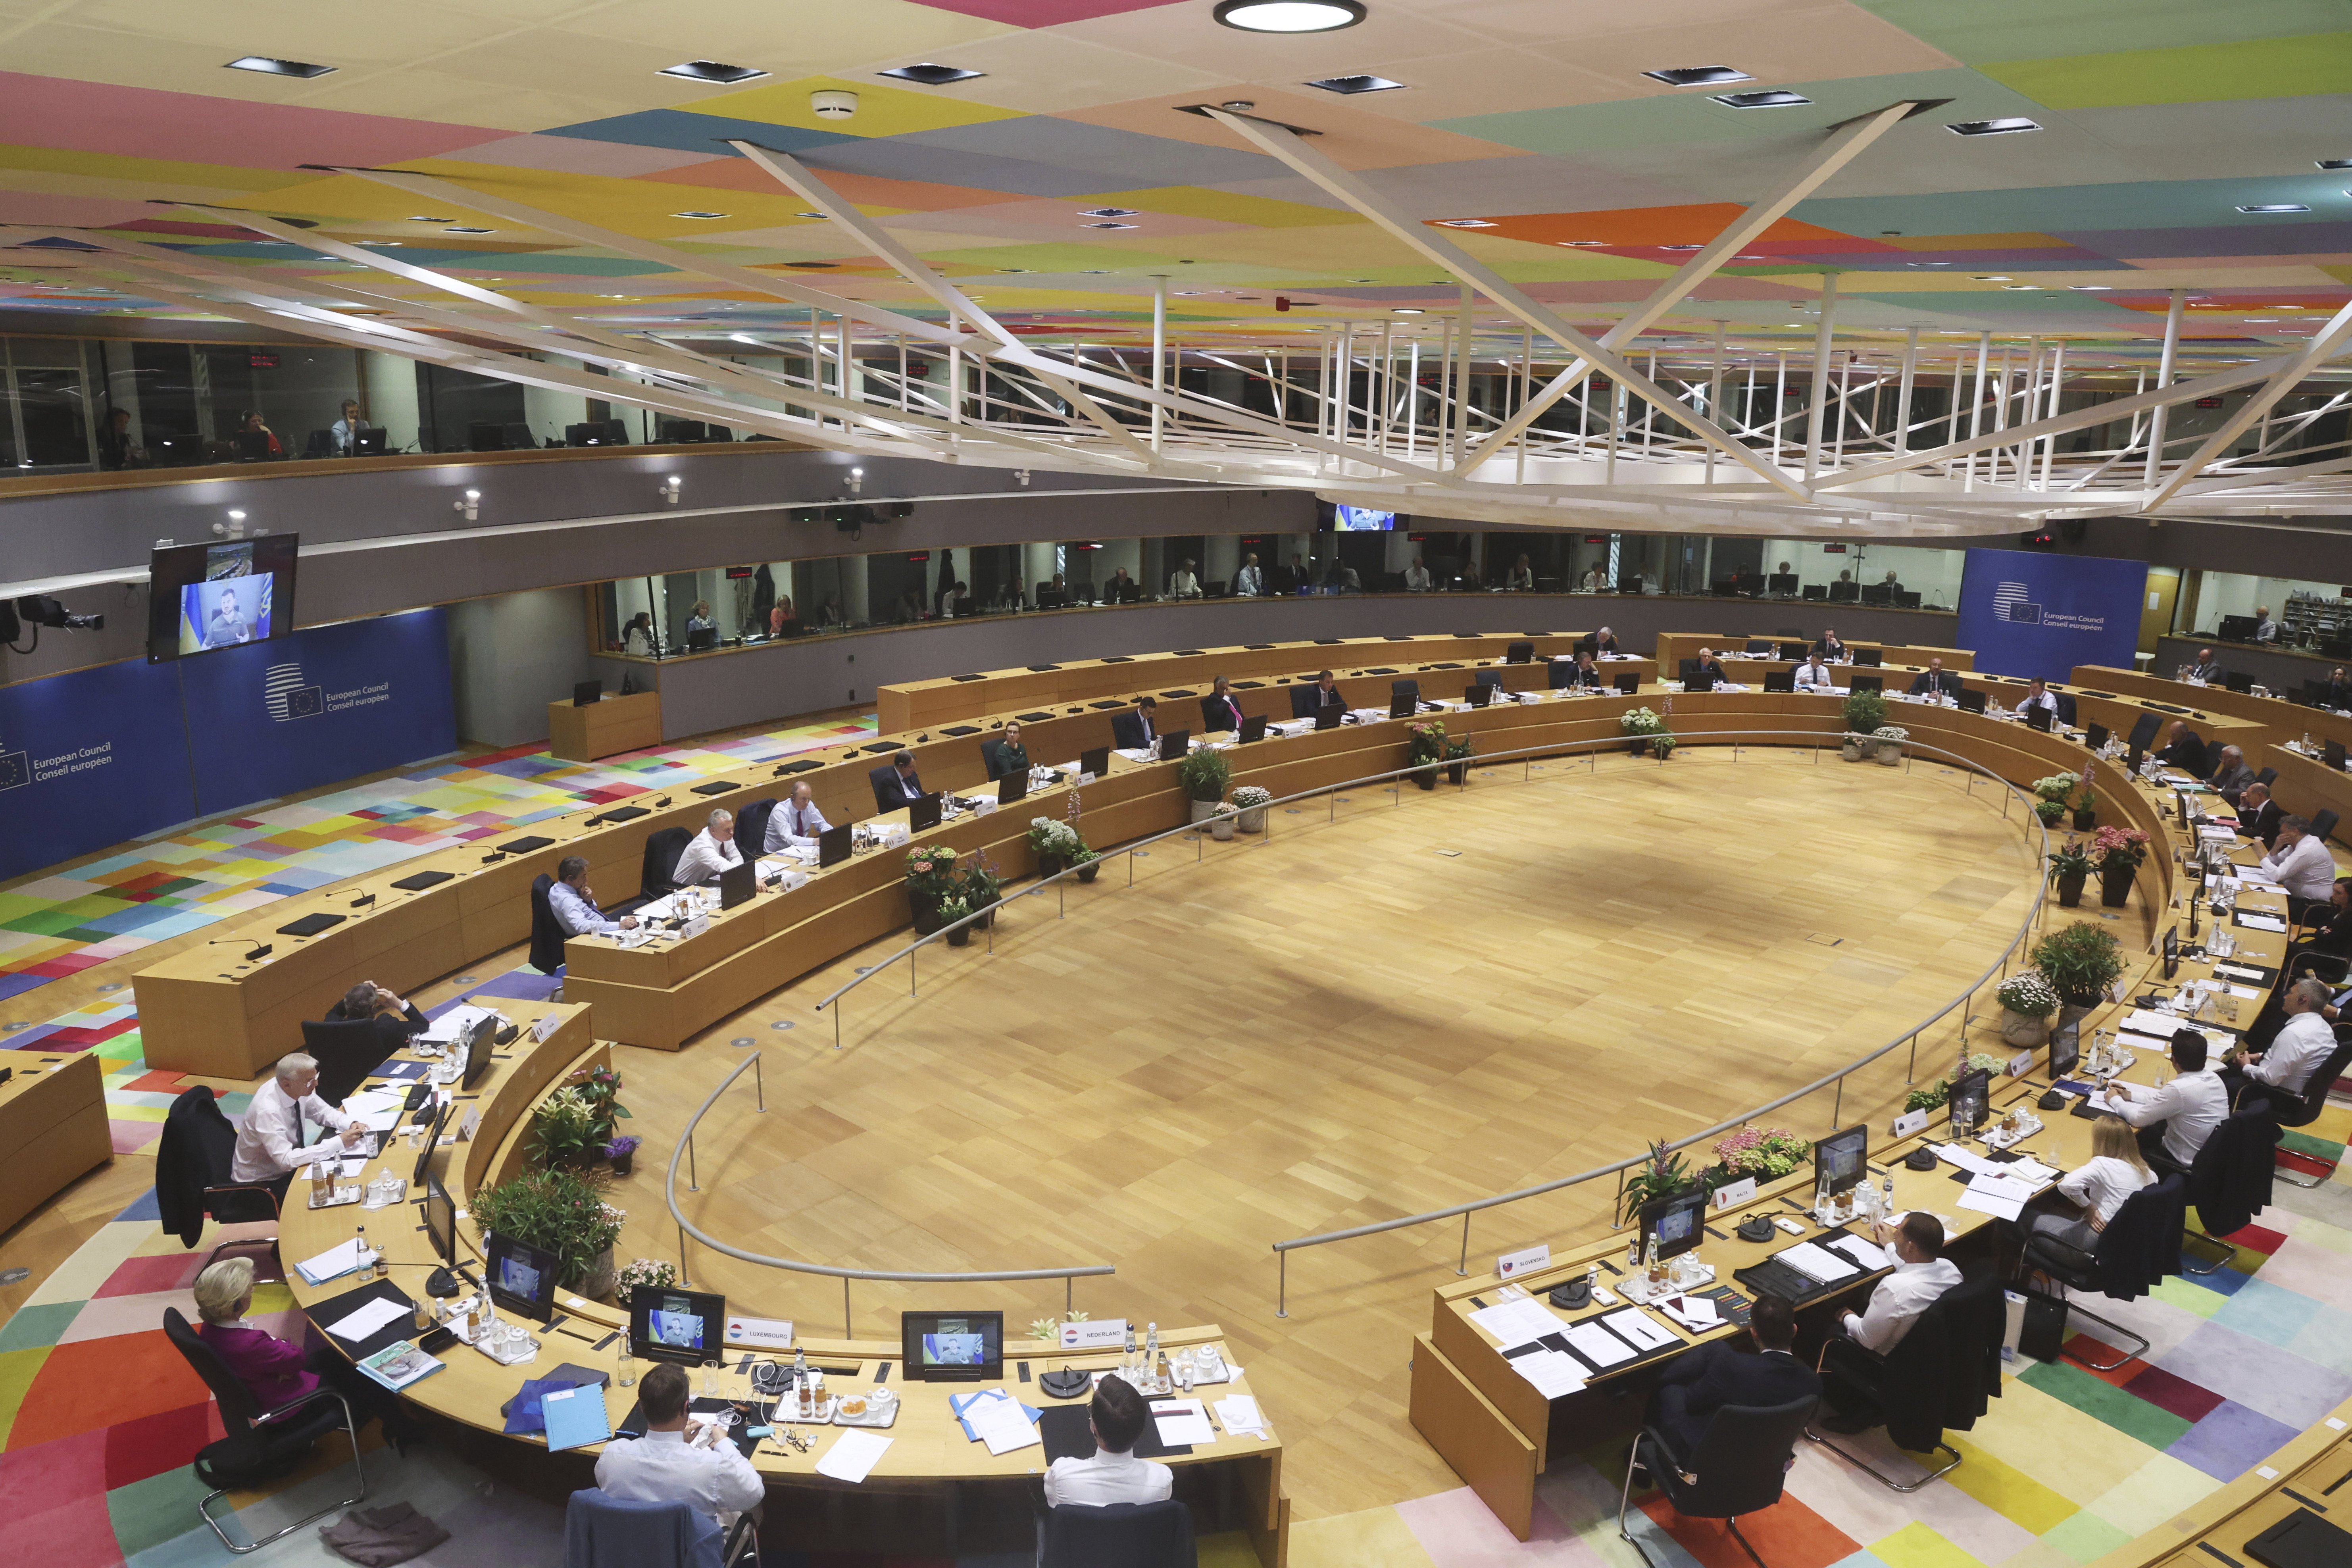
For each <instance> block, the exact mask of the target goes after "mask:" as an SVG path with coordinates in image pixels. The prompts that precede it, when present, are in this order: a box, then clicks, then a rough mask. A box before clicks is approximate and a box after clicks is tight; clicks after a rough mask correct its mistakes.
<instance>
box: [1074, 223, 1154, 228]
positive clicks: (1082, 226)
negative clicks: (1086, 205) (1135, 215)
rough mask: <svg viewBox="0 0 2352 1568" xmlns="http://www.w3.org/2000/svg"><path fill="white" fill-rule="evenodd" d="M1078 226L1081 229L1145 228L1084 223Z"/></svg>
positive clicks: (1128, 224) (1134, 225) (1138, 225)
mask: <svg viewBox="0 0 2352 1568" xmlns="http://www.w3.org/2000/svg"><path fill="white" fill-rule="evenodd" d="M1079 227H1080V228H1140V227H1142V225H1141V224H1134V223H1082V224H1080V225H1079Z"/></svg>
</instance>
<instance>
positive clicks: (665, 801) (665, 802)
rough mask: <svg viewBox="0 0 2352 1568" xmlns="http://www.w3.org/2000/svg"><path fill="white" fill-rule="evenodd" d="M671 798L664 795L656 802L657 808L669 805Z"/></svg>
mask: <svg viewBox="0 0 2352 1568" xmlns="http://www.w3.org/2000/svg"><path fill="white" fill-rule="evenodd" d="M669 799H670V797H669V796H667V795H664V796H662V797H661V798H660V799H659V800H657V801H656V802H654V806H655V808H656V810H658V809H659V808H661V807H662V806H665V805H668V804H669Z"/></svg>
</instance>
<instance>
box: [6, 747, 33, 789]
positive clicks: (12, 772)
mask: <svg viewBox="0 0 2352 1568" xmlns="http://www.w3.org/2000/svg"><path fill="white" fill-rule="evenodd" d="M32 782H33V763H32V759H31V757H30V756H29V755H28V754H27V753H26V752H0V789H15V788H16V786H17V785H19V784H31V783H32Z"/></svg>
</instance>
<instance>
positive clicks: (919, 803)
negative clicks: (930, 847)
mask: <svg viewBox="0 0 2352 1568" xmlns="http://www.w3.org/2000/svg"><path fill="white" fill-rule="evenodd" d="M939 825H940V792H939V791H937V790H933V791H931V792H930V793H929V795H917V796H916V797H915V798H914V799H913V800H911V801H909V802H908V804H907V826H908V830H909V831H910V832H915V833H920V832H921V831H923V829H925V828H926V827H937V826H939Z"/></svg>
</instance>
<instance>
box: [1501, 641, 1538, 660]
mask: <svg viewBox="0 0 2352 1568" xmlns="http://www.w3.org/2000/svg"><path fill="white" fill-rule="evenodd" d="M1535 661H1536V645H1535V644H1533V643H1531V642H1515V643H1512V644H1510V645H1509V646H1507V647H1505V648H1504V649H1503V662H1504V663H1505V664H1533V663H1534V662H1535Z"/></svg>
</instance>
